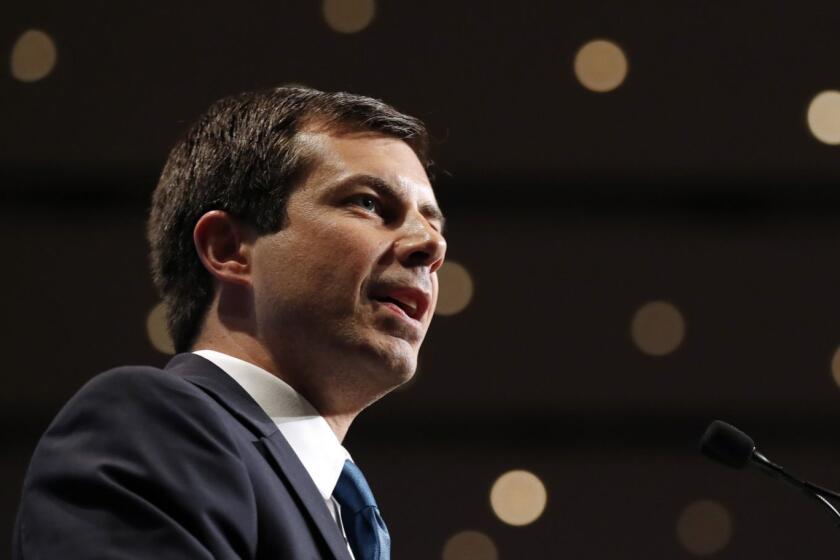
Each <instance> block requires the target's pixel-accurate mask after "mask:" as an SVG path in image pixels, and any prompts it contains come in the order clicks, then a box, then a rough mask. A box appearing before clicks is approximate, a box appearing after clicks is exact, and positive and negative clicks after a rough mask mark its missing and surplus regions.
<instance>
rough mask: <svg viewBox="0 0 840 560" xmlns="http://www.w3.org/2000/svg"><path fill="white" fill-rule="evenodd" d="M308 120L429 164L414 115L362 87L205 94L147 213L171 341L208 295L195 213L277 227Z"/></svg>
mask: <svg viewBox="0 0 840 560" xmlns="http://www.w3.org/2000/svg"><path fill="white" fill-rule="evenodd" d="M314 122H317V123H318V125H319V127H324V128H325V129H326V130H334V131H337V132H361V131H370V132H375V133H380V134H385V135H387V136H392V137H395V138H399V139H401V140H404V141H405V142H406V143H407V144H408V145H409V146H410V147H411V148H412V149H413V150H414V152H415V153H416V154H417V157H418V158H419V159H420V161H421V163H423V165H424V166H425V167H426V168H427V169H428V168H429V166H430V165H431V161H430V160H429V158H428V144H429V137H428V134H427V132H426V128H425V126H424V125H423V123H422V122H421V121H420V120H418V119H416V118H414V117H411V116H408V115H405V114H403V113H400V112H399V111H397V110H396V109H394V108H393V107H391V106H389V105H387V104H385V103H383V102H382V101H379V100H377V99H372V98H370V97H363V96H360V95H353V94H349V93H329V92H322V91H318V90H314V89H308V88H300V87H280V88H274V89H269V90H262V91H254V92H246V93H241V94H238V95H233V96H231V97H226V98H224V99H220V100H219V101H217V102H215V103H213V105H211V106H210V108H209V109H208V110H207V111H206V112H205V113H204V114H203V115H202V116H201V117H199V118H198V120H197V121H196V122H195V124H193V126H192V127H191V128H190V129H189V130H188V131H187V133H186V134H185V135H184V136H183V137H182V138H181V139H180V140H179V141H178V143H177V144H176V145H175V147H174V148H173V149H172V151H171V152H170V154H169V159H168V160H167V162H166V165H165V166H164V168H163V172H162V174H161V177H160V180H159V181H158V184H157V187H156V188H155V191H154V194H153V195H152V207H151V212H150V215H149V222H148V229H147V234H148V239H149V244H150V248H151V266H152V278H153V280H154V283H155V286H156V287H157V289H158V292H159V293H160V296H161V298H162V299H163V301H164V303H165V304H166V308H167V323H168V326H169V332H170V334H171V335H172V339H173V341H174V343H175V350H176V351H178V352H184V351H187V350H189V349H190V347H191V346H192V344H193V343H194V342H195V339H196V337H197V336H198V334H199V332H200V329H201V325H202V323H203V321H204V316H205V314H206V312H207V309H208V307H209V305H210V302H211V300H212V298H213V282H212V277H211V276H210V274H209V273H208V272H207V270H206V269H205V268H204V266H203V265H202V264H201V261H200V260H199V258H198V254H197V253H196V250H195V246H194V244H193V229H194V228H195V224H196V223H197V222H198V219H199V218H200V217H201V216H203V215H204V214H205V213H207V212H209V211H211V210H224V211H225V212H227V213H229V214H231V215H232V216H234V217H235V218H237V219H238V220H241V221H243V222H244V223H247V224H249V225H251V226H252V227H254V228H255V229H256V231H257V232H258V233H259V234H260V235H264V234H267V233H271V232H275V231H277V230H279V229H280V228H281V227H282V226H283V223H284V216H285V208H286V202H287V200H288V197H289V194H290V193H291V192H292V190H293V189H294V188H295V187H296V186H297V184H298V183H299V181H300V179H301V178H302V176H303V175H305V173H306V172H307V171H308V170H309V169H310V167H311V165H312V163H313V161H312V158H311V157H310V156H308V153H307V151H306V150H305V149H304V148H303V146H302V143H301V142H299V141H298V140H297V134H298V133H299V132H301V131H303V130H305V127H306V126H307V125H308V124H310V123H314Z"/></svg>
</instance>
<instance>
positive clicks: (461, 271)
mask: <svg viewBox="0 0 840 560" xmlns="http://www.w3.org/2000/svg"><path fill="white" fill-rule="evenodd" d="M437 275H438V284H439V285H440V293H439V294H438V303H437V308H435V313H437V314H438V315H455V314H456V313H460V312H461V311H463V310H464V309H465V308H466V307H467V306H468V305H469V304H470V301H472V296H473V280H472V276H470V273H469V271H468V270H467V269H466V268H465V267H464V266H463V265H462V264H459V263H457V262H455V261H452V260H448V261H446V262H444V263H443V266H442V267H440V269H438V271H437Z"/></svg>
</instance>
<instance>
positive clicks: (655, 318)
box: [630, 301, 685, 356]
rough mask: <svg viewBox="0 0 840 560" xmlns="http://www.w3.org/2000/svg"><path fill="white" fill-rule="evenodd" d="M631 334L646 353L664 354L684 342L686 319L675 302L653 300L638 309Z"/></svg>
mask: <svg viewBox="0 0 840 560" xmlns="http://www.w3.org/2000/svg"><path fill="white" fill-rule="evenodd" d="M630 334H631V336H632V338H633V342H634V343H635V344H636V346H637V347H638V348H639V350H641V351H642V352H644V353H645V354H648V355H651V356H664V355H666V354H670V353H671V352H673V351H674V350H676V349H677V348H679V346H680V344H682V342H683V339H684V338H685V320H684V319H683V316H682V313H680V311H679V309H677V308H676V307H675V306H674V305H673V304H671V303H668V302H666V301H651V302H648V303H646V304H644V305H643V306H641V307H640V308H639V309H638V311H636V314H635V315H634V316H633V321H632V323H631V325H630Z"/></svg>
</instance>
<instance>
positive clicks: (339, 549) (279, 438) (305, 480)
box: [166, 354, 350, 560]
mask: <svg viewBox="0 0 840 560" xmlns="http://www.w3.org/2000/svg"><path fill="white" fill-rule="evenodd" d="M166 370H167V371H170V372H171V373H174V374H176V375H179V376H180V377H183V378H184V379H186V380H187V381H189V382H191V383H193V384H194V385H197V386H198V387H200V388H201V389H203V390H204V391H205V392H206V393H208V394H209V395H210V396H211V397H213V399H214V400H216V402H218V403H219V404H221V405H222V406H223V407H225V408H226V409H227V410H228V411H229V412H230V413H231V414H232V415H233V416H234V417H236V418H237V419H238V420H239V421H240V422H241V423H242V424H243V425H245V426H247V427H248V428H249V429H250V430H252V431H254V432H255V435H257V437H258V438H259V442H260V444H261V445H262V446H263V447H264V449H265V450H266V451H267V452H268V455H269V457H270V458H271V460H272V462H273V465H272V467H273V468H274V469H275V470H276V471H279V472H278V475H280V476H282V477H283V478H285V479H286V480H287V481H288V483H289V484H288V486H289V487H290V488H291V490H292V492H294V493H295V494H296V495H297V497H298V498H299V499H300V503H301V504H302V505H303V508H304V510H305V513H306V514H308V515H309V517H310V519H312V521H313V523H315V526H316V527H318V531H319V532H320V533H321V536H322V537H323V539H324V541H325V542H326V543H327V546H328V547H329V549H330V551H331V552H332V554H333V556H334V557H335V559H336V560H350V555H349V554H348V552H347V544H346V543H345V542H344V537H343V536H342V535H341V532H340V531H339V528H338V525H337V524H336V522H335V520H334V519H333V517H332V515H331V514H330V512H329V510H328V509H327V505H326V503H325V502H324V498H323V496H322V495H321V493H320V492H319V491H318V488H317V487H316V486H315V483H314V482H313V481H312V477H310V476H309V473H308V472H306V469H305V468H304V466H303V464H302V463H301V462H300V459H298V456H297V455H296V454H295V452H294V450H293V449H292V448H291V446H289V443H288V442H287V441H286V438H284V437H283V434H281V433H280V430H278V429H277V426H276V425H275V424H274V422H273V421H272V420H271V418H269V417H268V415H267V414H266V413H265V411H263V409H261V408H260V406H259V405H258V404H257V403H256V401H254V399H252V398H251V396H250V395H249V394H248V393H247V392H246V391H245V389H243V388H242V387H241V386H240V385H239V384H238V383H237V382H236V381H234V379H233V378H232V377H230V376H229V375H228V374H226V373H225V372H224V371H222V370H221V369H220V368H219V367H218V366H216V365H215V364H214V363H212V362H211V361H209V360H206V359H204V358H202V357H201V356H198V355H196V354H178V355H177V356H175V357H174V358H172V360H170V362H169V363H168V364H167V365H166Z"/></svg>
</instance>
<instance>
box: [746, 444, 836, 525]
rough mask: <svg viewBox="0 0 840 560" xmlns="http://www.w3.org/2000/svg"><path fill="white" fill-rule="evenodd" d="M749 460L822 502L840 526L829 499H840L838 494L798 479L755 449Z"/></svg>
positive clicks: (769, 473)
mask: <svg viewBox="0 0 840 560" xmlns="http://www.w3.org/2000/svg"><path fill="white" fill-rule="evenodd" d="M750 460H751V461H752V462H753V464H754V465H755V466H757V467H758V468H759V470H761V472H763V473H764V474H766V475H769V476H772V477H773V478H780V479H782V480H784V481H785V482H787V483H788V484H791V485H793V486H795V487H797V488H799V489H800V490H802V491H803V492H804V493H805V494H807V495H808V496H810V497H812V498H814V499H815V500H819V501H820V502H822V503H823V505H825V507H827V508H828V509H829V510H830V511H831V513H832V514H833V515H834V516H835V518H836V519H835V523H836V525H837V526H838V527H840V512H838V511H837V508H835V507H834V505H833V504H832V503H831V502H830V501H829V498H832V499H835V500H838V501H840V494H838V493H837V492H834V491H832V490H829V489H828V488H823V487H822V486H817V485H816V484H812V483H810V482H808V481H807V480H799V479H798V478H796V477H795V476H792V475H791V474H789V473H788V472H787V471H785V469H783V468H782V467H781V466H779V465H777V464H776V463H774V462H772V461H771V460H770V459H768V458H767V457H765V456H764V455H762V454H761V453H759V452H758V450H757V449H756V450H753V453H752V456H751V457H750Z"/></svg>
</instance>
